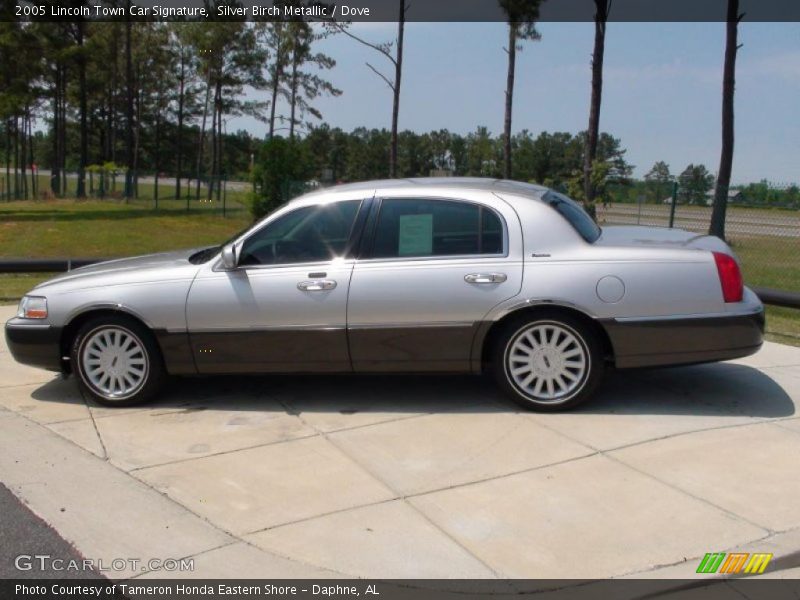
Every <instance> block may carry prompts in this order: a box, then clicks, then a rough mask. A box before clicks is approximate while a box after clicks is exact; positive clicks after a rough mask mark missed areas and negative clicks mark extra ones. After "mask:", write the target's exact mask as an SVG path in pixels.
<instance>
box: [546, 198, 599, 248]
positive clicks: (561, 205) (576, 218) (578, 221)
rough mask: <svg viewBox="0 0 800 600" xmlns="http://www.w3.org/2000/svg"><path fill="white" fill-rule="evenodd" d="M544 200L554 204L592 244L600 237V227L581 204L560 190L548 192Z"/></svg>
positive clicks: (551, 204)
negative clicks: (559, 191) (560, 192)
mask: <svg viewBox="0 0 800 600" xmlns="http://www.w3.org/2000/svg"><path fill="white" fill-rule="evenodd" d="M542 200H543V201H544V202H545V203H546V204H549V205H550V206H552V207H553V208H554V209H556V211H558V213H559V214H560V215H561V216H562V217H564V218H565V219H566V220H567V221H569V224H570V225H572V227H574V228H575V231H577V232H578V233H579V234H580V235H581V237H582V238H583V239H585V240H586V241H587V242H589V243H590V244H591V243H592V242H594V241H595V240H597V238H599V237H600V227H598V226H597V223H595V222H594V220H593V219H592V217H590V216H589V215H588V214H587V212H586V211H585V210H583V208H581V206H580V204H578V203H577V202H575V201H574V200H571V199H570V198H567V197H566V196H564V195H563V194H559V193H558V192H553V191H550V192H547V193H546V194H545V195H544V196H542Z"/></svg>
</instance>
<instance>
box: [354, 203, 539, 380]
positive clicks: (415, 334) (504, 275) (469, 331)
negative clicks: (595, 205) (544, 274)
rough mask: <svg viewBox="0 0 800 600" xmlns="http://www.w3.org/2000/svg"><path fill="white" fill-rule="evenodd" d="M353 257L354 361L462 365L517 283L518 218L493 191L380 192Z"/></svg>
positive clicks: (375, 367) (360, 364) (358, 366)
mask: <svg viewBox="0 0 800 600" xmlns="http://www.w3.org/2000/svg"><path fill="white" fill-rule="evenodd" d="M372 231H373V233H372V234H371V237H372V242H371V245H370V244H369V242H367V244H368V246H371V247H368V248H367V249H366V252H367V254H366V256H363V257H362V258H361V259H359V261H358V262H357V264H356V265H355V267H354V270H353V277H352V280H351V283H350V300H349V303H348V312H347V323H348V335H349V339H350V354H351V359H352V361H353V368H354V369H355V370H356V371H392V370H399V371H403V370H419V371H466V370H469V366H470V355H471V348H472V341H473V338H474V336H475V332H476V330H477V328H478V327H479V326H480V324H481V321H482V319H483V318H484V316H485V315H486V314H487V313H488V312H489V311H490V310H491V309H492V307H494V306H496V305H497V304H499V303H501V302H503V301H504V300H507V299H509V298H511V297H513V296H515V295H517V294H518V293H519V291H520V289H521V287H522V272H523V269H522V259H521V245H522V241H521V227H520V223H519V218H518V217H517V216H516V213H515V212H514V211H513V209H512V208H511V207H510V206H508V205H507V204H506V203H505V202H504V201H502V200H500V199H499V198H497V197H495V196H491V197H489V198H486V199H485V201H484V202H475V201H468V200H461V199H458V200H456V199H435V198H431V199H420V198H383V199H382V200H381V201H380V205H379V208H378V214H377V218H376V220H375V222H374V224H373V227H372Z"/></svg>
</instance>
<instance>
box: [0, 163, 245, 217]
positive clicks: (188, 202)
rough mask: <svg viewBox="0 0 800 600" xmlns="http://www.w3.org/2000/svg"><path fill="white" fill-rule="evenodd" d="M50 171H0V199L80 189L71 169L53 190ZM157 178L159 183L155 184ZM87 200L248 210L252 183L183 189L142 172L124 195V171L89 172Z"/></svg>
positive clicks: (184, 182)
mask: <svg viewBox="0 0 800 600" xmlns="http://www.w3.org/2000/svg"><path fill="white" fill-rule="evenodd" d="M50 178H51V173H50V172H49V171H39V172H38V174H37V175H36V176H35V177H33V178H32V177H31V175H30V172H28V174H27V175H26V177H25V178H24V179H23V177H22V173H19V172H18V173H14V172H13V171H12V172H11V173H10V174H9V175H7V174H6V173H5V171H0V201H2V202H13V201H26V200H31V201H50V200H56V199H58V198H68V199H74V198H75V197H76V195H77V191H78V175H77V173H75V172H68V173H66V174H63V176H62V177H61V183H60V186H61V193H60V194H59V195H58V196H57V195H55V194H54V193H53V192H52V187H51V181H50ZM156 182H157V183H158V186H157V188H156ZM84 185H85V194H86V198H85V199H86V200H100V201H111V202H119V203H121V204H127V205H131V206H135V207H141V208H149V209H155V210H189V211H197V210H203V211H206V210H207V211H211V212H215V213H219V214H222V215H228V214H233V215H235V214H237V213H243V212H248V211H249V200H250V193H251V190H252V184H250V183H248V182H244V181H228V180H227V178H223V179H207V178H203V179H201V180H200V183H199V185H198V182H197V179H192V178H183V179H181V187H180V190H178V188H177V183H176V181H175V178H174V177H168V176H164V175H162V176H160V177H159V178H158V180H156V178H155V177H154V176H153V175H142V176H140V177H138V178H136V179H135V180H134V181H133V182H132V186H133V188H132V189H131V193H130V196H129V197H126V195H125V175H124V174H122V173H110V174H108V173H97V172H93V171H87V172H86V178H85V180H84Z"/></svg>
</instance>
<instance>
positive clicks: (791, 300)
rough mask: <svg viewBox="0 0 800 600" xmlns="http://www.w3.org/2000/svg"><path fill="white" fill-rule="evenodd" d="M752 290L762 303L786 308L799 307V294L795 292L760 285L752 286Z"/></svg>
mask: <svg viewBox="0 0 800 600" xmlns="http://www.w3.org/2000/svg"><path fill="white" fill-rule="evenodd" d="M753 291H754V292H755V293H756V295H757V296H758V297H759V298H760V299H761V301H762V302H763V303H764V304H771V305H772V306H784V307H786V308H800V294H798V293H797V292H787V291H785V290H775V289H772V288H762V287H754V288H753Z"/></svg>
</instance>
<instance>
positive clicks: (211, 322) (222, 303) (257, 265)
mask: <svg viewBox="0 0 800 600" xmlns="http://www.w3.org/2000/svg"><path fill="white" fill-rule="evenodd" d="M360 205H361V201H360V200H348V201H340V202H334V203H329V204H322V205H313V206H303V207H299V208H294V209H288V210H285V211H284V212H283V213H282V214H280V215H279V216H277V217H276V218H274V219H273V220H271V221H270V222H268V223H267V224H266V225H265V226H263V227H261V228H260V229H258V230H256V231H255V232H254V233H252V234H251V235H250V236H248V237H247V238H246V239H245V240H244V242H243V243H241V245H239V244H237V246H239V247H240V250H239V261H238V264H239V266H238V267H237V268H236V269H234V270H223V269H221V268H220V267H219V266H212V265H209V266H208V267H207V268H205V269H203V270H201V272H200V273H199V274H198V276H197V278H196V279H195V281H194V283H193V284H192V287H191V290H190V291H189V296H188V299H187V306H186V317H187V324H188V328H189V335H190V339H191V345H192V350H193V352H194V358H195V362H196V364H197V367H198V371H199V372H200V373H225V372H228V373H232V372H241V373H247V372H250V373H256V372H269V371H338V370H349V369H350V361H349V356H348V351H347V334H346V310H347V293H348V286H349V283H350V275H351V272H352V269H353V260H352V259H350V258H348V257H347V255H348V253H349V249H348V247H349V244H350V238H351V234H352V232H353V227H354V224H355V222H356V217H357V214H358V212H359V207H360Z"/></svg>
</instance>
